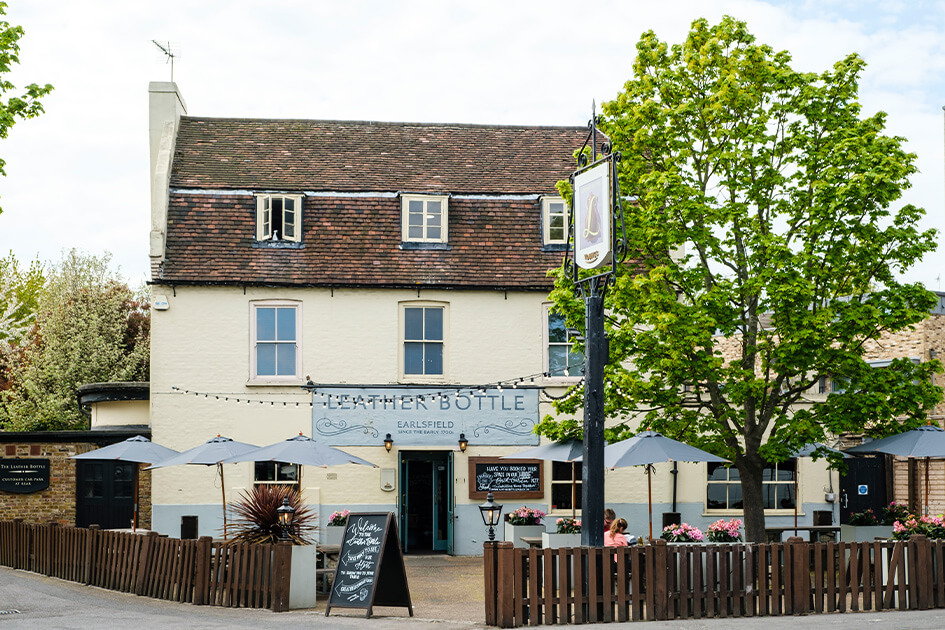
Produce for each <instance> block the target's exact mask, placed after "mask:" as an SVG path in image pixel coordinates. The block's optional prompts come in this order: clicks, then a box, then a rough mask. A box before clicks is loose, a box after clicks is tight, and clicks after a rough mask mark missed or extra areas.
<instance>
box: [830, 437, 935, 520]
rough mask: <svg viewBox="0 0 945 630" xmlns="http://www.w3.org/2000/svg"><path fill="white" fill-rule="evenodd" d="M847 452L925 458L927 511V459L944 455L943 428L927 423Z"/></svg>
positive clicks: (927, 510)
mask: <svg viewBox="0 0 945 630" xmlns="http://www.w3.org/2000/svg"><path fill="white" fill-rule="evenodd" d="M847 453H888V454H890V455H899V456H901V457H915V458H924V459H925V513H926V514H928V512H929V459H930V458H932V457H935V458H942V457H945V430H943V429H942V428H941V427H940V426H938V425H934V424H928V425H925V426H923V427H919V428H917V429H912V430H911V431H906V432H905V433H898V434H896V435H890V436H889V437H884V438H882V439H880V440H873V441H872V442H866V443H865V444H860V445H859V446H854V447H852V448H848V449H847Z"/></svg>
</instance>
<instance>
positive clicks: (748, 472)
mask: <svg viewBox="0 0 945 630" xmlns="http://www.w3.org/2000/svg"><path fill="white" fill-rule="evenodd" d="M735 467H736V468H738V474H739V475H740V476H741V481H742V505H743V509H744V512H745V540H746V541H747V542H752V543H763V542H764V541H765V508H764V496H763V493H762V484H761V476H762V473H763V472H764V467H765V463H764V460H763V459H762V458H761V456H760V455H758V454H757V453H754V454H749V453H746V454H745V455H742V456H740V457H737V458H735Z"/></svg>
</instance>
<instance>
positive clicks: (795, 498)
mask: <svg viewBox="0 0 945 630" xmlns="http://www.w3.org/2000/svg"><path fill="white" fill-rule="evenodd" d="M797 464H798V461H797V460H796V459H795V460H794V535H795V536H797V473H798V470H797V469H798V466H797ZM811 539H813V536H811Z"/></svg>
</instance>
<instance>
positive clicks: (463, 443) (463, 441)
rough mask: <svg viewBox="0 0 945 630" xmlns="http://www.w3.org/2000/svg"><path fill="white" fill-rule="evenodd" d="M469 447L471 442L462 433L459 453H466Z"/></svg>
mask: <svg viewBox="0 0 945 630" xmlns="http://www.w3.org/2000/svg"><path fill="white" fill-rule="evenodd" d="M467 446H469V440H467V439H466V434H465V433H460V434H459V451H460V452H461V453H465V452H466V447H467Z"/></svg>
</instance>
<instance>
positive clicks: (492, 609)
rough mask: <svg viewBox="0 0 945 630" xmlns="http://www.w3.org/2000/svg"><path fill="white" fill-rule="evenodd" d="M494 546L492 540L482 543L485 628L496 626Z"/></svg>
mask: <svg viewBox="0 0 945 630" xmlns="http://www.w3.org/2000/svg"><path fill="white" fill-rule="evenodd" d="M496 544H497V543H496V541H494V540H489V541H486V542H484V543H482V581H483V585H484V587H485V603H486V625H487V626H494V625H496V624H495V620H496V603H497V602H498V596H499V591H498V584H496V576H497V575H498V574H499V566H498V564H497V562H498V558H497V557H496Z"/></svg>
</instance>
